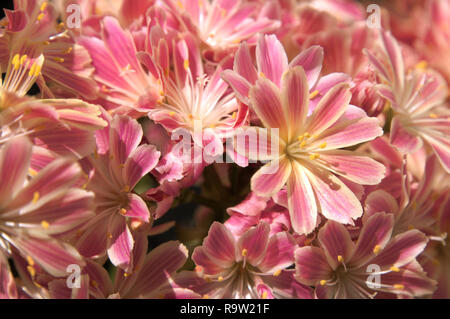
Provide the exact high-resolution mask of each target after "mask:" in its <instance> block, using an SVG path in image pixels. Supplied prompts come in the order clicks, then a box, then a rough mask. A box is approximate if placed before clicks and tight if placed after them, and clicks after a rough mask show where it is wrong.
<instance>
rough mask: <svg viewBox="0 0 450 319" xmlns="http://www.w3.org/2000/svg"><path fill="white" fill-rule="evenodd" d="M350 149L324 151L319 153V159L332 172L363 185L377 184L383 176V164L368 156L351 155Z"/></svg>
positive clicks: (384, 169)
mask: <svg viewBox="0 0 450 319" xmlns="http://www.w3.org/2000/svg"><path fill="white" fill-rule="evenodd" d="M353 154H355V153H354V152H351V151H340V150H337V151H326V152H321V153H320V161H321V162H322V161H323V163H324V165H326V166H327V167H328V169H329V170H331V171H333V172H334V173H336V174H338V175H341V176H343V177H345V178H346V179H348V180H350V181H352V182H355V183H358V184H364V185H377V184H379V183H380V182H381V180H382V179H383V178H384V176H385V172H386V168H385V167H384V165H383V164H380V163H378V162H377V161H375V160H373V159H371V158H370V157H368V156H358V155H353Z"/></svg>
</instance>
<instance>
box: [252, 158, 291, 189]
mask: <svg viewBox="0 0 450 319" xmlns="http://www.w3.org/2000/svg"><path fill="white" fill-rule="evenodd" d="M291 170H292V166H291V163H290V161H289V160H288V159H286V158H284V157H281V158H280V159H277V160H273V161H271V162H269V163H267V164H266V165H264V166H263V167H261V168H260V169H259V170H258V171H257V172H256V173H255V174H254V175H253V176H252V179H251V181H250V184H251V189H252V191H254V192H255V193H256V194H257V195H259V196H271V195H274V194H275V193H277V192H278V191H279V190H280V189H281V188H282V187H283V186H284V184H286V181H287V180H288V178H289V175H290V174H291Z"/></svg>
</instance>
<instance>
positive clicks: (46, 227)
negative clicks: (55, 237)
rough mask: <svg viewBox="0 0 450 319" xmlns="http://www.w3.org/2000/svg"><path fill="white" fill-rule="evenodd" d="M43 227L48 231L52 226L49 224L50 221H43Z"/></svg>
mask: <svg viewBox="0 0 450 319" xmlns="http://www.w3.org/2000/svg"><path fill="white" fill-rule="evenodd" d="M41 226H42V228H45V229H48V228H49V227H50V224H49V223H48V221H45V220H43V221H41Z"/></svg>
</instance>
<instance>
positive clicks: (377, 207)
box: [364, 189, 399, 216]
mask: <svg viewBox="0 0 450 319" xmlns="http://www.w3.org/2000/svg"><path fill="white" fill-rule="evenodd" d="M364 211H365V212H366V215H369V216H372V215H374V214H376V213H381V212H384V213H388V214H397V213H398V212H399V207H398V204H397V201H396V200H395V198H394V197H393V196H392V195H391V194H389V193H387V192H386V191H384V190H381V189H379V190H376V191H373V192H372V193H370V194H369V195H368V196H367V198H366V202H365V206H364Z"/></svg>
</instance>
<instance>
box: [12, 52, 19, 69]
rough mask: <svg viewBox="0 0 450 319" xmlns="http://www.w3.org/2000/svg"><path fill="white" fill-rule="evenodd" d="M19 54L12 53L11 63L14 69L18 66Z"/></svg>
mask: <svg viewBox="0 0 450 319" xmlns="http://www.w3.org/2000/svg"><path fill="white" fill-rule="evenodd" d="M19 60H20V56H19V54H16V55H14V57H13V59H12V62H11V63H12V65H13V66H14V70H18V69H19V66H20V62H19Z"/></svg>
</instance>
